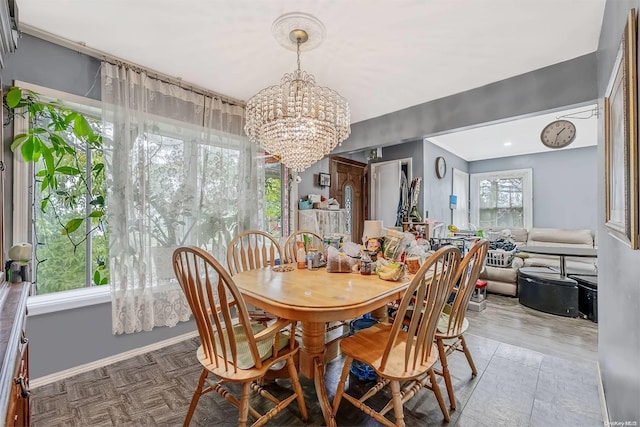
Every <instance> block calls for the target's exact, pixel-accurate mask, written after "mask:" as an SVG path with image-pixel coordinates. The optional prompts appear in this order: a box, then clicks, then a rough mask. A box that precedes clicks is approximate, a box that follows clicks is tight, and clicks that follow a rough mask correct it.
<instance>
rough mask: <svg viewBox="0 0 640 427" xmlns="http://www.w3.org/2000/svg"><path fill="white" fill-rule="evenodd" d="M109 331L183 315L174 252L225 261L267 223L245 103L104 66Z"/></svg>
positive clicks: (260, 174) (179, 318)
mask: <svg viewBox="0 0 640 427" xmlns="http://www.w3.org/2000/svg"><path fill="white" fill-rule="evenodd" d="M102 99H103V103H104V105H103V121H104V123H105V128H106V129H108V131H107V132H106V135H105V141H104V146H105V157H106V160H105V163H106V168H107V179H108V183H107V185H108V188H109V191H108V199H107V207H108V218H109V232H110V246H109V256H110V276H111V296H112V298H111V299H112V322H113V325H112V329H113V333H114V334H121V333H131V332H138V331H143V330H144V331H148V330H151V329H152V328H153V327H155V326H174V325H176V324H177V323H178V322H180V321H185V320H188V319H189V317H190V314H191V313H190V311H189V308H188V305H187V302H186V300H185V298H184V295H183V293H182V291H181V290H180V287H179V285H178V284H177V282H176V280H175V278H174V275H173V269H172V259H171V256H172V253H173V250H174V249H175V248H176V247H178V246H180V245H185V244H194V245H198V246H201V247H204V248H206V249H207V250H209V251H210V252H211V253H213V254H214V255H215V256H216V257H217V258H218V259H219V260H220V261H224V260H225V254H226V247H227V243H228V241H229V240H230V239H231V237H232V236H234V235H235V234H236V233H237V232H239V231H242V230H244V229H250V228H262V227H263V226H264V224H263V223H262V222H263V221H264V220H263V218H264V197H263V194H264V168H263V156H262V155H261V153H260V152H259V151H258V150H257V148H256V147H255V146H254V145H253V144H251V143H249V141H248V140H247V139H246V138H245V137H244V136H243V130H242V129H243V125H244V109H243V108H242V107H239V106H234V105H229V104H226V103H223V102H221V101H220V100H219V99H215V98H211V97H207V96H203V95H201V94H197V93H195V92H192V91H189V90H185V89H183V88H180V87H178V86H175V85H172V84H168V83H165V82H162V81H159V80H157V79H154V78H152V77H149V76H148V75H146V74H145V73H144V72H142V71H139V70H133V69H131V68H127V67H124V66H118V65H112V64H108V63H103V65H102Z"/></svg>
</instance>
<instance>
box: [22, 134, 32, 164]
mask: <svg viewBox="0 0 640 427" xmlns="http://www.w3.org/2000/svg"><path fill="white" fill-rule="evenodd" d="M20 151H21V152H22V158H23V159H24V161H25V162H32V161H33V136H30V137H28V138H27V139H26V140H25V141H24V143H23V144H22V147H21V148H20Z"/></svg>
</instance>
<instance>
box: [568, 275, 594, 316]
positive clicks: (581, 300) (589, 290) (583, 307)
mask: <svg viewBox="0 0 640 427" xmlns="http://www.w3.org/2000/svg"><path fill="white" fill-rule="evenodd" d="M569 277H571V278H572V279H573V280H575V281H576V282H578V311H580V314H582V315H583V316H584V317H586V318H587V319H589V320H591V321H593V322H596V323H598V276H582V275H577V274H575V275H574V274H572V275H571V276H569Z"/></svg>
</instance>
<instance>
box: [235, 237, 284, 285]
mask: <svg viewBox="0 0 640 427" xmlns="http://www.w3.org/2000/svg"><path fill="white" fill-rule="evenodd" d="M283 259H284V258H283V256H282V249H281V248H280V245H279V244H278V242H277V241H276V239H275V238H273V236H271V235H270V234H269V233H266V232H264V231H260V230H248V231H244V232H242V233H240V234H238V235H237V236H236V237H234V238H233V239H231V242H229V246H227V265H228V266H229V272H230V273H231V275H232V276H233V275H234V274H237V273H241V272H243V271H247V270H254V269H256V268H262V267H268V266H271V267H273V266H275V265H276V262H277V261H278V260H280V261H282V260H283Z"/></svg>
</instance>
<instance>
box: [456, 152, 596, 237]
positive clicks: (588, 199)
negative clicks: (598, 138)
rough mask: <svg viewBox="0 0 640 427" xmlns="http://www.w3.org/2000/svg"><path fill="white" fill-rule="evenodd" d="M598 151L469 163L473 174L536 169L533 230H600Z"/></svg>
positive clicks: (531, 155) (550, 153)
mask: <svg viewBox="0 0 640 427" xmlns="http://www.w3.org/2000/svg"><path fill="white" fill-rule="evenodd" d="M597 151H598V150H597V147H595V146H594V147H585V148H574V149H571V150H559V151H553V152H546V153H537V154H529V155H524V156H512V157H502V158H499V159H490V160H479V161H475V162H470V163H469V173H480V172H493V171H501V170H510V169H525V168H531V169H533V200H535V203H534V204H533V226H534V227H552V228H589V229H591V231H592V232H595V231H596V228H597V206H596V205H597V195H596V188H597V184H598V180H597V173H596V171H597V165H598V157H597V155H598V153H597Z"/></svg>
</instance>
